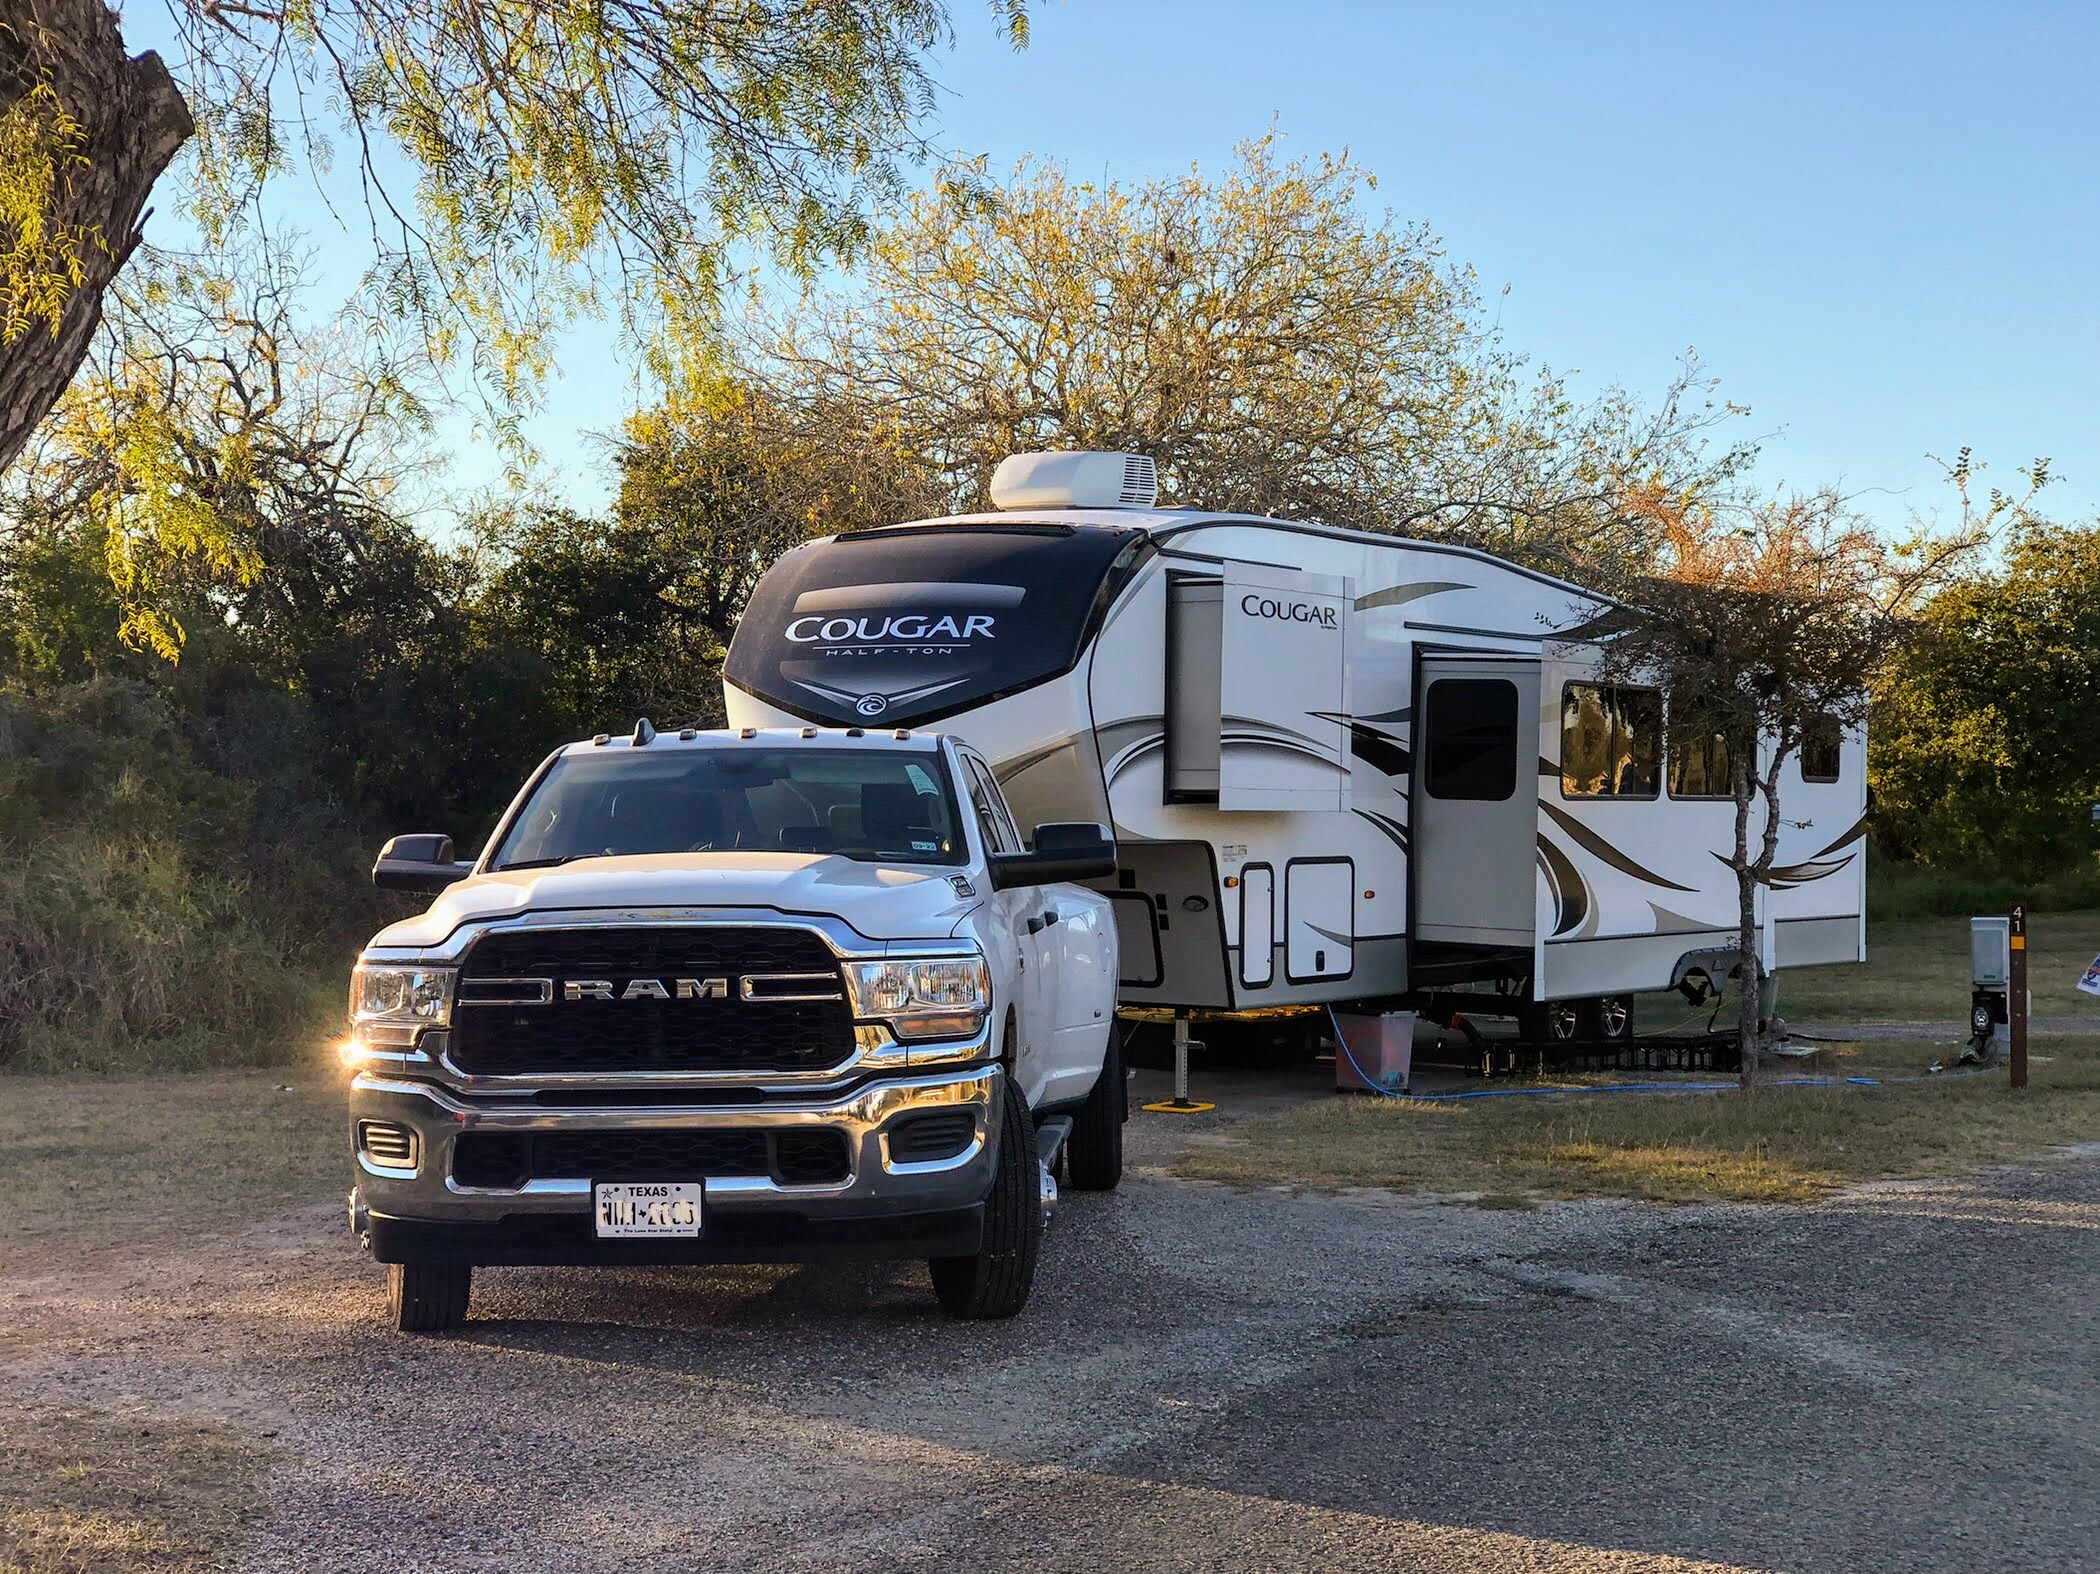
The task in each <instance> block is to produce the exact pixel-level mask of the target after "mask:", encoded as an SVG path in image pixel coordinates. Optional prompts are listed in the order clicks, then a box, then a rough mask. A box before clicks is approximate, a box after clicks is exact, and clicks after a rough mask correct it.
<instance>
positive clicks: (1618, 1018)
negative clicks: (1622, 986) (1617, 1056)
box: [1582, 995, 1633, 1043]
mask: <svg viewBox="0 0 2100 1574" xmlns="http://www.w3.org/2000/svg"><path fill="white" fill-rule="evenodd" d="M1582 1036H1583V1037H1584V1038H1588V1039H1597V1040H1601V1041H1603V1042H1605V1043H1616V1042H1618V1041H1620V1040H1622V1039H1629V1038H1632V1037H1633V996H1631V995H1600V996H1598V997H1597V998H1596V999H1595V1000H1585V1001H1584V1002H1583V1003H1582Z"/></svg>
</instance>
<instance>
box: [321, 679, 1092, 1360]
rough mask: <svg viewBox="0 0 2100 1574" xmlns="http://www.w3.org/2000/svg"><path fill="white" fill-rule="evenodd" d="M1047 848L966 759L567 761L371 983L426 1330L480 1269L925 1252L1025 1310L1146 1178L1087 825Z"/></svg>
mask: <svg viewBox="0 0 2100 1574" xmlns="http://www.w3.org/2000/svg"><path fill="white" fill-rule="evenodd" d="M1033 844H1034V845H1033V847H1032V849H1031V848H1028V847H1025V846H1024V845H1023V842H1022V838H1021V836H1020V834H1019V832H1018V829H1017V828H1016V826H1015V824H1014V822H1013V818H1012V816H1011V815H1010V814H1009V812H1008V810H1007V807H1006V803H1005V800H1004V799H1003V798H1002V797H1001V795H1000V792H999V788H998V786H997V784H996V782H995V781H994V779H993V776H992V773H991V771H990V770H989V769H988V768H987V767H986V765H985V763H984V761H983V760H982V759H981V758H979V757H978V756H977V755H976V754H975V753H974V752H972V751H971V750H970V749H969V748H968V747H967V746H966V745H964V744H963V743H961V742H960V741H958V740H957V739H954V738H952V737H943V736H939V735H936V734H931V733H911V732H906V731H903V730H901V729H900V730H890V729H883V730H879V731H876V730H868V729H863V728H858V727H852V728H846V729H844V730H840V731H833V730H822V731H820V730H819V729H817V728H814V727H804V728H800V729H780V730H765V731H760V730H757V729H753V728H745V729H742V730H741V731H730V732H697V731H694V730H691V729H688V730H686V731H683V732H679V733H677V734H675V735H673V734H670V733H658V732H657V731H655V729H653V728H652V727H651V726H650V725H649V724H648V723H647V722H646V721H645V722H642V723H640V724H639V725H637V727H636V728H635V730H634V734H633V736H632V737H619V738H613V737H607V736H603V735H601V736H599V737H597V738H593V739H591V740H589V741H587V742H583V743H576V744H571V745H569V746H567V747H565V748H562V749H559V750H557V751H556V752H555V753H554V754H553V755H551V756H550V757H549V758H548V759H547V760H546V762H545V763H544V764H542V765H541V766H540V768H539V770H538V771H537V772H536V773H535V774H534V775H533V777H532V779H531V780H530V781H529V782H527V783H526V785H525V787H524V789H523V790H522V791H521V792H520V793H519V794H518V796H517V798H516V799H515V801H513V802H512V804H511V806H510V808H509V810H508V811H507V812H506V813H505V815H504V817H503V819H502V822H501V823H500V824H499V825H498V827H497V829H496V832H495V834H494V835H493V836H492V837H490V839H489V842H488V846H487V848H486V849H485V850H484V852H483V853H482V855H481V857H480V858H479V859H478V860H477V861H475V862H473V863H455V862H454V861H453V855H452V844H451V841H450V839H449V838H447V837H443V836H399V837H395V838H394V839H393V840H392V841H390V842H389V843H388V844H387V845H386V848H385V849H384V850H383V851H382V852H381V854H380V856H379V862H378V864H377V865H376V866H375V868H374V869H373V878H374V880H375V881H377V882H378V883H379V884H380V885H382V886H386V887H391V888H394V889H400V890H413V891H426V892H436V893H441V894H439V895H438V898H437V900H436V901H435V902H434V903H433V904H432V905H431V907H430V909H429V911H427V912H425V913H423V914H421V915H420V916H418V917H415V918H410V919H407V920H404V921H403V922H401V923H397V924H394V925H392V926H391V927H390V928H387V929H385V930H382V931H381V932H380V933H379V934H378V935H375V936H374V937H373V939H372V941H371V943H370V944H369V945H368V946H367V947H366V948H365V951H364V953H363V955H362V956H361V958H360V959H359V961H358V964H357V969H356V973H355V977H354V980H353V982H352V984H351V989H350V1018H351V1025H350V1037H349V1038H348V1039H347V1040H346V1042H345V1043H344V1045H343V1050H342V1053H343V1056H344V1058H345V1060H346V1061H347V1062H348V1063H349V1064H350V1065H351V1066H352V1067H353V1068H354V1070H355V1076H354V1078H353V1080H352V1082H351V1090H350V1131H351V1141H352V1145H353V1152H354V1155H355V1164H356V1187H355V1189H354V1190H353V1191H352V1192H351V1194H350V1216H351V1226H352V1228H353V1229H354V1230H355V1232H356V1234H357V1236H358V1238H359V1240H360V1241H362V1242H363V1243H364V1245H365V1246H366V1248H367V1249H368V1250H369V1251H370V1252H371V1253H372V1255H373V1257H374V1258H376V1259H377V1260H378V1261H380V1262H382V1263H385V1264H387V1265H388V1269H387V1271H388V1285H389V1304H390V1309H391V1312H392V1315H393V1318H394V1321H395V1323H396V1325H397V1326H398V1327H400V1328H401V1329H403V1330H408V1331H420V1332H428V1331H437V1330H442V1329H448V1328H453V1327H456V1326H458V1325H459V1323H460V1322H461V1321H463V1320H464V1318H465V1316H466V1310H467V1301H468V1295H469V1290H470V1285H471V1276H472V1272H473V1269H474V1267H475V1265H477V1264H496V1263H503V1264H560V1263H690V1262H749V1261H791V1260H801V1259H807V1258H812V1257H823V1256H834V1255H858V1256H877V1257H890V1258H923V1259H925V1260H926V1261H927V1262H928V1263H929V1264H930V1265H931V1268H932V1276H933V1286H934V1290H935V1293H936V1295H937V1296H938V1298H939V1301H940V1304H941V1305H942V1306H943V1307H944V1308H945V1309H946V1310H947V1311H949V1312H950V1313H952V1314H954V1315H955V1316H958V1317H1009V1316H1012V1315H1013V1314H1014V1313H1016V1312H1018V1311H1019V1310H1020V1309H1021V1307H1022V1306H1023V1304H1025V1302H1026V1301H1027V1298H1028V1291H1029V1287H1030V1284H1031V1283H1032V1281H1033V1279H1034V1275H1035V1264H1036V1256H1037V1252H1038V1248H1039V1245H1040V1242H1041V1239H1042V1231H1043V1227H1044V1225H1045V1223H1046V1222H1047V1220H1048V1217H1049V1213H1050V1210H1051V1208H1052V1206H1053V1205H1054V1204H1055V1201H1056V1195H1057V1187H1056V1181H1055V1179H1054V1175H1055V1172H1056V1171H1057V1169H1058V1168H1059V1166H1060V1165H1062V1167H1063V1171H1064V1175H1065V1178H1066V1180H1067V1182H1068V1183H1069V1184H1070V1185H1072V1186H1074V1187H1077V1188H1082V1189H1107V1188H1110V1187H1113V1186H1114V1185H1115V1184H1116V1183H1117V1181H1118V1180H1119V1179H1120V1178H1121V1175H1122V1167H1123V1121H1124V1118H1125V1115H1126V1104H1125V1099H1126V1090H1125V1086H1124V1077H1123V1071H1122V1066H1121V1063H1120V1060H1119V1057H1118V1054H1117V1051H1116V1043H1115V1035H1114V1017H1115V996H1116V977H1117V971H1118V969H1117V963H1116V930H1115V925H1114V923H1113V922H1112V921H1111V918H1110V914H1109V906H1108V902H1107V899H1106V898H1104V897H1102V896H1100V895H1098V894H1096V893H1095V892H1093V891H1089V890H1085V889H1082V888H1081V887H1079V886H1077V885H1072V884H1067V883H1065V882H1067V881H1073V880H1085V879H1094V878H1098V877H1101V876H1104V875H1107V874H1110V873H1113V871H1114V869H1115V856H1116V855H1115V844H1114V842H1113V841H1112V839H1111V838H1110V836H1109V833H1108V832H1107V830H1106V829H1104V828H1103V827H1101V826H1098V825H1090V824H1051V825H1039V826H1037V827H1035V834H1034V838H1033Z"/></svg>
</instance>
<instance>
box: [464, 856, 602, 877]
mask: <svg viewBox="0 0 2100 1574" xmlns="http://www.w3.org/2000/svg"><path fill="white" fill-rule="evenodd" d="M604 856H605V854H603V853H563V854H562V855H561V856H560V857H559V858H520V859H519V860H518V861H517V862H516V863H507V864H498V865H496V867H495V868H494V869H493V870H492V871H490V872H491V873H494V874H508V873H509V872H510V871H511V870H513V869H552V868H553V867H554V866H555V865H556V864H572V863H574V862H575V861H576V860H577V859H579V858H603V857H604Z"/></svg>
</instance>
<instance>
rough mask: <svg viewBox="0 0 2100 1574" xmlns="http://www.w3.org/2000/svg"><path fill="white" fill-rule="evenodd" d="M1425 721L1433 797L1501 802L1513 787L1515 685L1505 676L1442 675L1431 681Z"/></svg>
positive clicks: (1427, 776) (1426, 777)
mask: <svg viewBox="0 0 2100 1574" xmlns="http://www.w3.org/2000/svg"><path fill="white" fill-rule="evenodd" d="M1423 721H1424V725H1425V729H1426V731H1427V733H1428V737H1429V750H1428V754H1429V758H1428V759H1427V760H1426V761H1425V762H1424V764H1423V771H1422V785H1423V787H1424V789H1425V790H1426V791H1427V792H1428V793H1429V796H1430V797H1432V798H1469V799H1490V800H1494V801H1496V802H1500V801H1502V800H1504V799H1506V798H1508V797H1509V796H1510V795H1511V794H1512V793H1514V792H1515V791H1516V790H1517V686H1516V685H1515V684H1514V683H1511V682H1510V681H1509V680H1508V679H1507V678H1442V679H1439V680H1438V681H1437V682H1435V683H1432V684H1430V685H1429V696H1428V699H1427V701H1426V704H1425V707H1424V716H1423Z"/></svg>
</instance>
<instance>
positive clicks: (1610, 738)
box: [1560, 683, 1663, 798]
mask: <svg viewBox="0 0 2100 1574" xmlns="http://www.w3.org/2000/svg"><path fill="white" fill-rule="evenodd" d="M1662 730H1663V704H1662V691H1661V690H1660V689H1645V688H1634V687H1631V686H1628V685H1625V684H1605V683H1570V684H1568V685H1566V686H1565V687H1564V688H1563V689H1562V690H1561V701H1560V794H1561V796H1562V797H1563V798H1653V797H1655V796H1657V795H1658V794H1659V793H1660V792H1661V790H1662V755H1663V749H1662Z"/></svg>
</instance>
